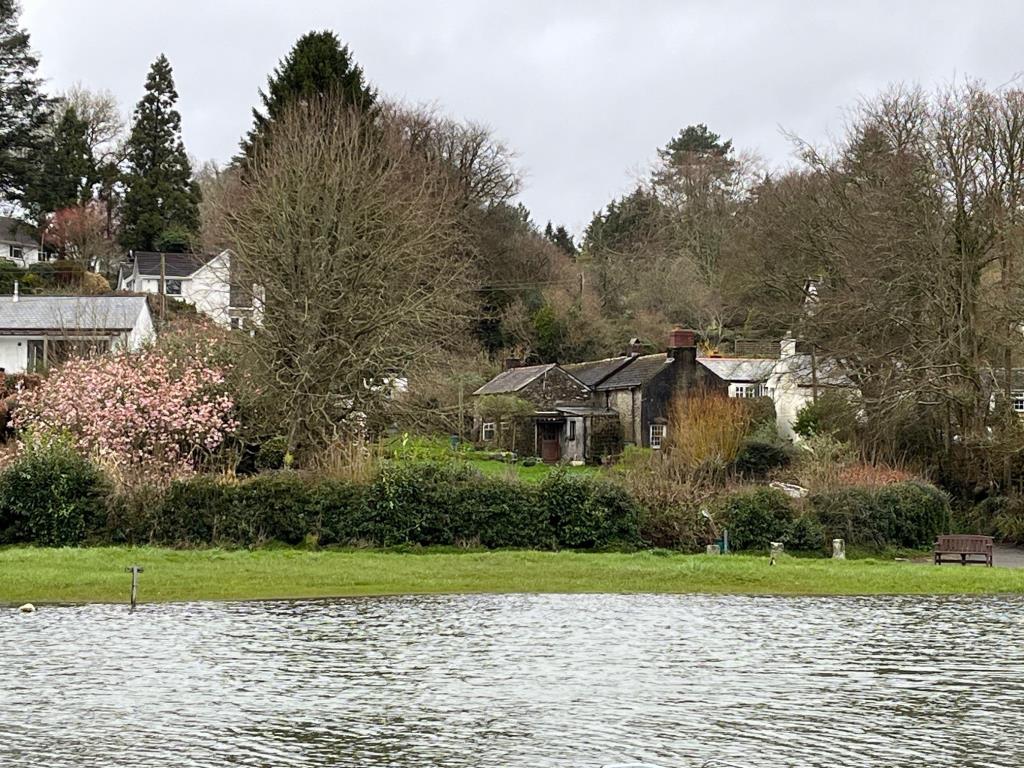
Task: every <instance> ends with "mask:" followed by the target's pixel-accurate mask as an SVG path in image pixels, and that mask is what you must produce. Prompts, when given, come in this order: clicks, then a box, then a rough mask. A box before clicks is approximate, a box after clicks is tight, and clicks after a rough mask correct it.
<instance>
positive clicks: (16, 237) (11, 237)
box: [0, 216, 39, 248]
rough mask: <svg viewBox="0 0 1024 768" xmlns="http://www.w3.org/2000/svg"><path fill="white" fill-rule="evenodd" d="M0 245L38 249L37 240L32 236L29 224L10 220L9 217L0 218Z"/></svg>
mask: <svg viewBox="0 0 1024 768" xmlns="http://www.w3.org/2000/svg"><path fill="white" fill-rule="evenodd" d="M0 243H14V244H16V245H27V246H31V247H34V248H38V247H39V238H37V237H35V236H34V235H33V234H32V225H31V224H26V223H25V222H24V221H19V220H18V219H12V218H10V217H9V216H0Z"/></svg>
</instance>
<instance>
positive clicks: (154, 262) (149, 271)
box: [129, 251, 218, 277]
mask: <svg viewBox="0 0 1024 768" xmlns="http://www.w3.org/2000/svg"><path fill="white" fill-rule="evenodd" d="M217 256H218V254H215V253H165V254H164V276H165V277H191V276H192V275H193V274H195V273H196V272H197V271H198V270H199V268H200V267H202V266H203V265H205V264H207V263H209V262H210V261H212V260H213V259H215V258H217ZM132 258H133V259H134V260H133V261H132V262H131V264H138V265H139V274H140V275H149V276H151V277H152V276H154V275H155V276H157V277H159V275H160V254H159V253H154V252H152V251H135V252H134V253H133V254H132ZM131 264H129V271H131Z"/></svg>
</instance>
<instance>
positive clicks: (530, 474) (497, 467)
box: [463, 458, 600, 483]
mask: <svg viewBox="0 0 1024 768" xmlns="http://www.w3.org/2000/svg"><path fill="white" fill-rule="evenodd" d="M463 460H464V461H465V462H466V463H467V464H469V466H471V467H473V469H475V470H477V471H478V472H480V474H482V475H487V476H488V477H501V478H508V479H512V478H518V479H519V480H522V481H523V482H526V483H539V482H541V481H542V480H543V479H544V478H545V477H547V476H548V475H549V474H551V473H552V472H553V471H554V470H555V467H554V466H552V465H550V464H542V463H540V462H538V463H536V464H534V465H533V466H532V467H527V466H524V465H523V464H522V463H521V462H518V463H516V464H507V463H505V462H502V461H490V460H487V459H472V458H466V459H463ZM562 471H563V472H567V473H569V474H570V475H596V474H597V473H598V472H600V469H598V468H597V467H588V466H583V467H570V466H564V467H562Z"/></svg>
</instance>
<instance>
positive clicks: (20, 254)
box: [11, 245, 25, 261]
mask: <svg viewBox="0 0 1024 768" xmlns="http://www.w3.org/2000/svg"><path fill="white" fill-rule="evenodd" d="M24 256H25V250H24V249H23V248H19V247H18V246H16V245H12V246H11V258H12V259H14V260H15V261H21V260H22V258H24Z"/></svg>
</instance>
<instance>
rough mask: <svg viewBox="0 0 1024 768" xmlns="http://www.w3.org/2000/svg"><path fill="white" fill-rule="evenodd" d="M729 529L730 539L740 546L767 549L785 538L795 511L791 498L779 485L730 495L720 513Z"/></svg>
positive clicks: (733, 543)
mask: <svg viewBox="0 0 1024 768" xmlns="http://www.w3.org/2000/svg"><path fill="white" fill-rule="evenodd" d="M720 516H721V519H722V522H723V524H724V525H725V526H726V527H727V528H728V529H729V543H730V545H731V546H732V547H733V548H734V549H737V550H743V549H767V548H768V545H769V543H770V542H772V541H784V540H785V538H786V534H787V533H788V532H789V531H790V525H791V523H792V522H793V519H794V517H795V513H794V511H793V507H792V504H791V502H790V499H789V497H788V496H786V494H784V493H783V492H782V491H779V490H776V489H775V488H756V489H754V490H752V491H742V492H740V493H734V494H731V495H729V496H727V497H726V498H725V500H724V502H723V506H722V509H721V513H720Z"/></svg>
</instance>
